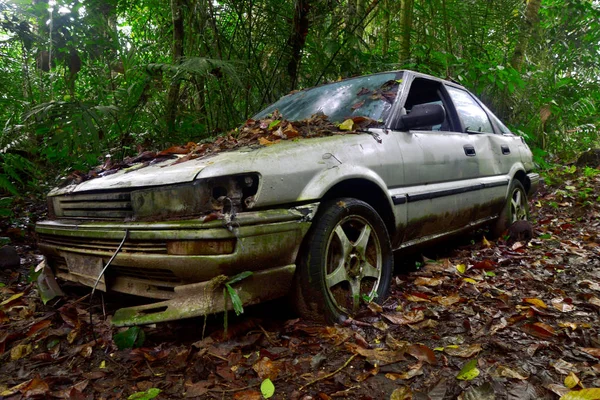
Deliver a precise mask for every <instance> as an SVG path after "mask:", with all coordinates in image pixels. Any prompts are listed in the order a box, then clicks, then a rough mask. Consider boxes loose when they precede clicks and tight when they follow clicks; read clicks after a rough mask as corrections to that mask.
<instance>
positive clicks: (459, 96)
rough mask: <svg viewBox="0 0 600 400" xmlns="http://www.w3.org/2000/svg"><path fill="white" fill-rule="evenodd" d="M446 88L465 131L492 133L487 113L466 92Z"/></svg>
mask: <svg viewBox="0 0 600 400" xmlns="http://www.w3.org/2000/svg"><path fill="white" fill-rule="evenodd" d="M447 89H448V93H450V97H451V98H452V101H454V106H455V107H456V111H457V112H458V115H459V116H460V119H461V120H462V123H463V125H464V126H465V129H466V131H467V132H471V133H474V132H486V133H494V129H493V128H492V124H491V122H490V119H489V118H488V116H487V114H486V113H485V111H484V110H483V108H481V107H480V106H479V104H477V102H476V101H475V100H474V99H473V97H471V95H470V94H469V93H468V92H466V91H464V90H461V89H457V88H453V87H447Z"/></svg>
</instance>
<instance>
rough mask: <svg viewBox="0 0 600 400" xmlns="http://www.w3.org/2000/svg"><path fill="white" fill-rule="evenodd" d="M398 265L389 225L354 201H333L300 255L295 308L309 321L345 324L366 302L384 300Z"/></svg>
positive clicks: (326, 205)
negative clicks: (395, 265)
mask: <svg viewBox="0 0 600 400" xmlns="http://www.w3.org/2000/svg"><path fill="white" fill-rule="evenodd" d="M393 266H394V260H393V253H392V248H391V243H390V239H389V235H388V232H387V229H386V226H385V224H384V223H383V221H382V219H381V217H380V216H379V214H378V213H377V212H376V211H375V210H374V209H373V207H371V206H370V205H369V204H367V203H365V202H363V201H360V200H357V199H353V198H339V199H335V200H331V201H328V202H326V203H323V204H321V206H320V210H319V212H318V214H317V216H316V217H315V220H314V222H313V225H312V227H311V229H310V231H309V232H308V233H307V235H306V237H305V239H304V242H303V246H302V248H301V251H300V253H299V256H298V261H297V270H296V276H295V279H294V290H293V291H292V293H291V294H292V296H293V299H292V300H293V303H294V304H295V307H296V310H297V311H298V313H299V314H300V316H302V317H304V318H307V319H310V320H313V321H318V322H325V323H338V322H342V321H344V320H345V319H346V318H347V317H349V316H353V315H355V314H356V312H357V311H358V308H359V305H360V303H361V301H363V302H364V301H375V302H381V301H383V299H384V298H385V296H386V294H387V292H388V289H389V286H390V282H391V278H392V271H393Z"/></svg>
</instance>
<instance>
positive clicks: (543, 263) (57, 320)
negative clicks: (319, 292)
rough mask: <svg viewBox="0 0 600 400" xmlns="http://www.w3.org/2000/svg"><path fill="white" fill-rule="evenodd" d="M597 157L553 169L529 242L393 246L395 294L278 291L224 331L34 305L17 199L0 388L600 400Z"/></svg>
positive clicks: (2, 393) (104, 310)
mask: <svg viewBox="0 0 600 400" xmlns="http://www.w3.org/2000/svg"><path fill="white" fill-rule="evenodd" d="M599 172H600V171H598V170H597V169H590V168H587V169H582V168H578V169H576V168H574V167H572V168H569V167H564V168H563V167H561V168H560V169H557V170H555V171H554V172H551V173H550V174H549V176H548V177H547V178H546V179H547V183H546V185H544V186H543V187H542V188H541V189H540V192H539V193H538V195H537V196H536V197H535V198H534V199H532V200H531V203H530V207H531V217H532V220H533V238H532V239H531V240H529V241H528V240H526V239H527V238H521V237H517V238H513V239H500V240H498V241H496V242H492V241H489V240H487V239H486V238H485V235H486V232H485V231H478V232H475V233H473V234H472V235H471V236H468V237H462V238H458V239H456V240H455V241H452V242H449V243H444V244H443V245H437V246H435V247H432V248H430V249H428V250H427V252H425V253H424V255H421V254H419V255H416V256H410V257H408V256H399V257H398V259H397V264H398V271H397V275H396V276H395V277H394V281H393V284H392V289H391V295H390V297H389V298H388V299H387V300H386V301H385V302H384V303H383V304H382V305H381V306H379V305H377V304H370V305H369V306H368V307H365V310H364V312H362V313H361V315H360V316H357V318H356V319H354V320H350V321H347V323H346V324H344V325H343V326H318V325H312V324H310V323H309V322H307V321H303V320H300V319H297V318H296V317H295V316H294V314H293V313H292V311H291V310H290V308H289V307H287V306H286V305H285V304H284V302H282V301H276V302H270V303H266V304H262V305H259V306H255V307H248V308H246V310H245V313H244V314H243V316H241V317H236V316H235V315H234V314H230V315H229V317H228V320H229V327H228V330H227V333H225V332H224V329H223V316H222V315H215V316H210V317H209V318H208V320H207V321H206V326H205V323H204V322H205V321H204V319H203V318H198V319H189V320H185V321H177V322H171V323H162V324H157V325H156V326H145V327H142V328H141V329H134V330H126V329H125V328H121V329H117V328H114V327H112V326H111V325H110V315H111V314H112V313H113V312H114V310H116V309H117V308H118V307H122V306H123V304H133V303H134V302H135V301H136V299H133V298H130V297H125V296H121V295H114V294H109V295H106V294H104V295H102V294H99V293H97V295H95V296H94V298H93V301H92V304H91V306H90V299H89V289H87V288H84V287H81V286H74V285H66V287H65V290H66V293H67V295H66V297H64V298H60V299H54V300H51V301H50V302H48V304H46V305H43V304H42V302H41V300H40V298H39V296H38V294H37V290H36V289H35V287H34V286H33V284H31V283H28V282H27V277H28V275H29V269H30V267H31V266H33V265H35V264H36V262H37V261H38V260H39V256H38V255H37V253H36V248H35V242H34V241H33V240H32V235H31V234H30V232H31V226H32V222H33V221H34V220H35V215H39V213H40V211H39V208H34V209H33V211H31V209H32V208H31V205H27V204H24V205H23V207H22V214H23V215H25V214H26V215H27V217H26V218H27V221H24V218H25V217H21V218H19V217H17V218H14V219H13V220H11V221H10V224H8V225H7V223H5V225H4V226H3V227H2V229H3V232H2V234H1V235H0V236H9V237H11V238H12V239H13V244H15V245H16V247H17V249H18V251H19V253H20V255H21V257H22V261H21V263H22V264H21V268H16V269H12V270H10V269H6V270H4V271H0V282H2V284H0V398H4V399H20V398H68V399H71V398H73V399H118V398H137V399H151V398H157V399H170V398H198V399H231V398H233V399H261V398H265V397H268V396H269V394H270V393H269V392H270V391H272V389H273V388H274V394H273V395H272V397H271V398H273V399H323V400H325V399H331V398H350V399H390V398H391V399H394V400H397V399H431V400H438V399H440V400H441V399H456V398H460V399H465V400H466V399H521V400H527V399H531V400H533V399H558V398H559V397H560V396H564V397H563V398H565V399H578V398H581V399H583V398H586V399H598V398H600V395H599V396H598V397H593V396H594V394H593V393H594V392H593V391H590V390H589V389H590V388H600V323H599V319H600V229H599V226H600V205H599V200H600V199H599V197H600V175H598V173H599ZM27 210H29V211H27ZM36 210H37V211H36ZM90 312H91V314H92V315H91V317H90ZM90 320H91V324H90ZM122 331H124V333H123V334H121V335H120V336H115V335H116V334H118V333H119V332H122ZM124 338H125V339H124ZM123 340H125V342H127V340H131V342H136V343H135V346H134V347H135V348H133V349H131V348H123V349H121V350H120V349H119V346H118V345H120V346H121V347H123V346H122V343H123ZM269 382H270V383H272V387H269V386H270V385H269ZM583 388H587V389H588V390H587V391H581V389H583ZM598 391H600V389H598ZM568 392H570V394H568V395H567V394H566V393H568ZM263 393H264V395H263ZM590 393H592V394H590ZM578 396H579V397H578ZM585 396H588V397H585ZM589 396H592V397H589Z"/></svg>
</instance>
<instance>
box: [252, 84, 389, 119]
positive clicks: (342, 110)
mask: <svg viewBox="0 0 600 400" xmlns="http://www.w3.org/2000/svg"><path fill="white" fill-rule="evenodd" d="M400 77H401V74H399V73H385V74H376V75H370V76H364V77H360V78H354V79H347V80H344V81H340V82H334V83H330V84H327V85H322V86H319V87H316V88H312V89H307V90H302V91H300V92H296V93H292V94H289V95H287V96H285V97H282V98H281V99H279V100H278V101H277V102H275V103H273V104H271V105H270V106H269V107H267V108H265V109H264V110H263V111H261V112H259V113H258V114H256V115H255V116H254V119H261V118H265V117H266V116H267V115H269V114H271V113H272V112H273V111H275V110H279V112H280V113H281V115H282V116H283V118H285V119H288V120H290V121H299V120H303V119H306V118H310V116H311V115H313V114H317V113H323V114H325V115H326V116H327V117H329V120H330V121H332V122H341V121H344V120H345V119H347V118H349V117H356V116H361V117H368V118H371V119H374V120H376V121H382V122H384V121H385V120H386V118H387V117H388V115H389V113H390V110H391V108H392V104H393V103H394V100H395V99H396V94H397V93H398V87H399V85H400V82H401V80H400V79H399V78H400Z"/></svg>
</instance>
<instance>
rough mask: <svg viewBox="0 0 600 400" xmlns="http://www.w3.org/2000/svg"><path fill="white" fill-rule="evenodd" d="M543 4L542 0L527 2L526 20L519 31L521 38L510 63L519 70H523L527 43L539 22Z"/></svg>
mask: <svg viewBox="0 0 600 400" xmlns="http://www.w3.org/2000/svg"><path fill="white" fill-rule="evenodd" d="M541 5H542V0H529V1H528V2H527V8H526V9H525V20H524V21H523V23H522V25H521V31H520V33H519V40H518V41H517V45H516V46H515V51H514V53H513V55H512V58H511V60H510V65H512V67H513V68H514V69H516V70H517V71H520V70H521V67H522V65H523V59H524V58H525V50H527V44H528V43H529V38H531V33H532V32H533V29H534V28H535V26H536V25H537V24H538V23H539V19H538V13H539V11H540V7H541Z"/></svg>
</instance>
